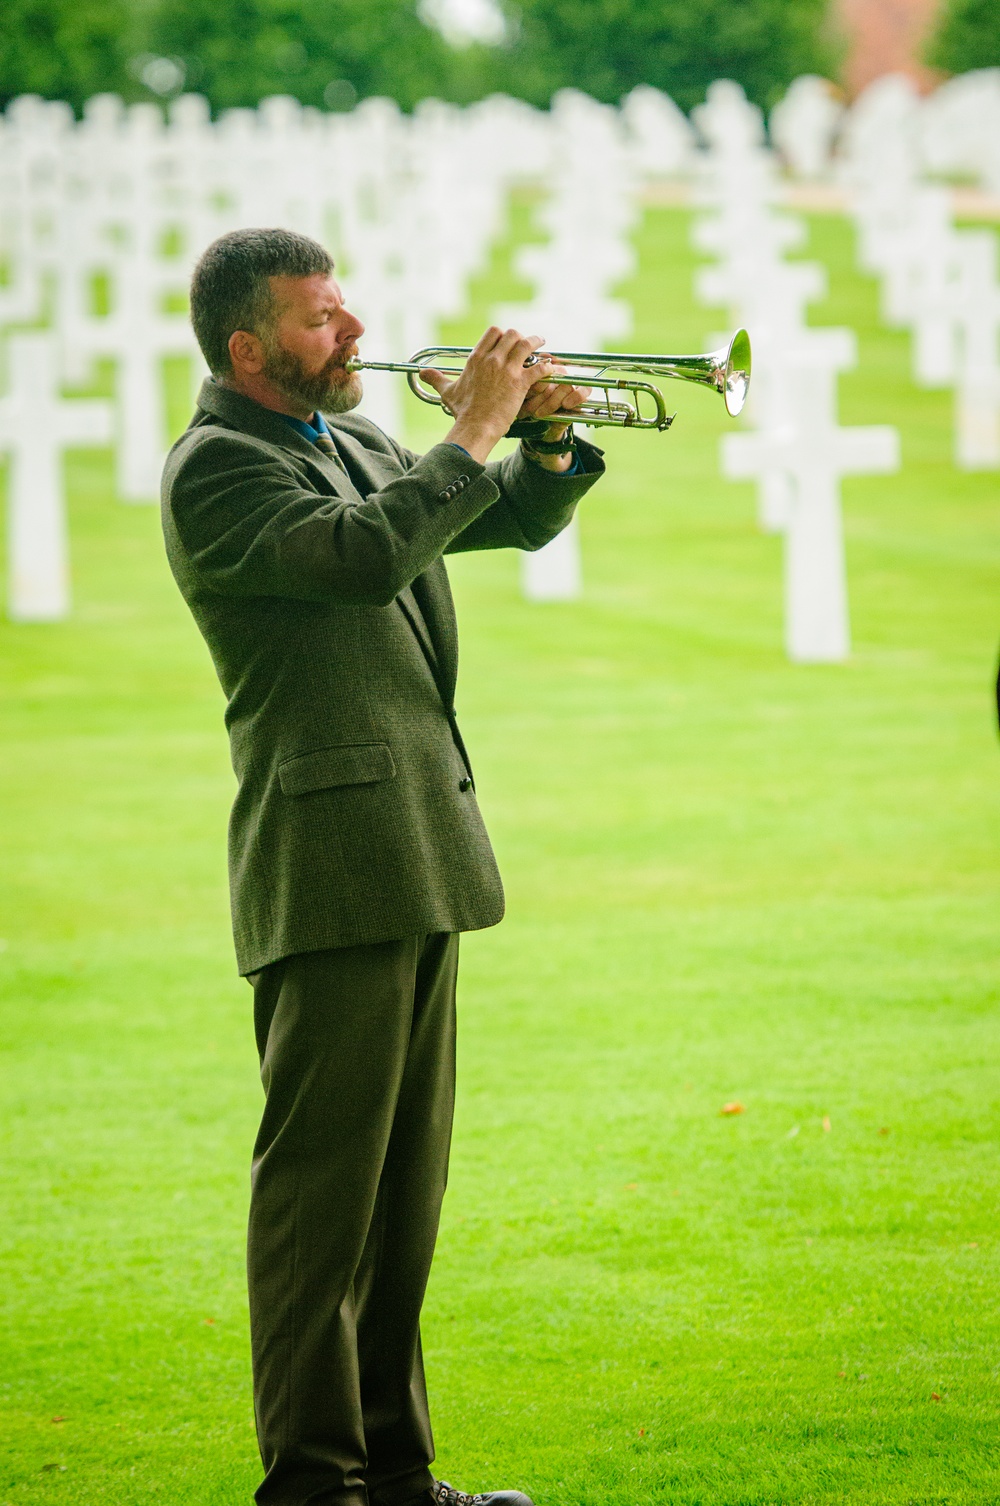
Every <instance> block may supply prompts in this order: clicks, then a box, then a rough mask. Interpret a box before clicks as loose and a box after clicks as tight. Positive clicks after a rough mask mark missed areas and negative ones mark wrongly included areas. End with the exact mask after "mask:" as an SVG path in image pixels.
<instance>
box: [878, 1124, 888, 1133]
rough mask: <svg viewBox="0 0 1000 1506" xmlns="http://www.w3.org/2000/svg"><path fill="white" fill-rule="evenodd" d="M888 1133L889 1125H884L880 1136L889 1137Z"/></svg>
mask: <svg viewBox="0 0 1000 1506" xmlns="http://www.w3.org/2000/svg"><path fill="white" fill-rule="evenodd" d="M888 1133H889V1126H888V1125H887V1124H884V1125H883V1126H882V1128H881V1129H880V1130H879V1134H880V1135H887V1134H888Z"/></svg>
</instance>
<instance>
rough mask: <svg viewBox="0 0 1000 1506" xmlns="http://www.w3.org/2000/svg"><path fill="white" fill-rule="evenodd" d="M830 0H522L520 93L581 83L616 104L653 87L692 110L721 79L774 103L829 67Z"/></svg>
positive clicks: (537, 94) (545, 96) (514, 80)
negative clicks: (643, 86)
mask: <svg viewBox="0 0 1000 1506" xmlns="http://www.w3.org/2000/svg"><path fill="white" fill-rule="evenodd" d="M826 9H827V7H826V5H825V3H823V0H699V3H698V4H692V3H691V0H646V3H644V4H637V3H636V0H520V4H519V10H520V26H519V31H520V35H519V38H518V41H517V43H516V45H515V47H514V49H513V51H512V53H511V55H510V62H511V64H513V65H514V66H513V67H512V68H511V74H510V81H509V83H508V85H507V87H508V88H510V89H511V91H512V92H516V93H518V94H523V95H524V96H525V97H526V98H529V99H531V100H532V101H533V102H534V103H536V104H546V103H547V102H548V100H549V98H550V96H551V94H552V92H553V90H555V89H557V88H561V87H563V86H566V85H573V86H575V87H576V88H578V89H583V90H585V91H586V92H587V93H588V94H592V95H594V96H595V97H596V98H597V99H603V100H607V101H609V102H612V101H616V100H618V99H619V98H620V96H621V95H622V94H625V93H627V92H628V90H630V89H631V88H633V87H634V85H636V84H640V83H647V84H655V85H656V86H657V88H660V89H664V90H666V92H667V93H668V94H670V95H672V96H673V98H674V99H675V100H676V101H677V103H678V104H680V105H681V106H682V107H683V108H684V109H690V108H691V106H692V105H695V104H697V103H698V102H699V101H700V100H702V99H704V97H705V89H706V86H707V85H708V84H710V83H711V82H712V80H713V79H716V78H732V79H735V80H736V81H737V82H738V83H741V84H742V85H743V87H744V88H745V89H746V91H747V93H748V95H749V96H750V98H751V99H753V100H756V101H757V103H758V104H762V105H765V106H767V105H770V104H772V103H773V102H774V100H776V99H777V98H779V97H780V96H781V94H783V93H784V91H785V88H786V87H787V85H788V83H789V82H790V80H791V79H793V78H794V77H795V76H796V75H797V74H799V73H829V72H830V71H831V70H832V67H833V65H834V63H835V57H834V50H833V48H832V46H831V45H830V43H829V41H828V40H827V39H826V38H825V34H824V24H823V23H824V15H825V12H826Z"/></svg>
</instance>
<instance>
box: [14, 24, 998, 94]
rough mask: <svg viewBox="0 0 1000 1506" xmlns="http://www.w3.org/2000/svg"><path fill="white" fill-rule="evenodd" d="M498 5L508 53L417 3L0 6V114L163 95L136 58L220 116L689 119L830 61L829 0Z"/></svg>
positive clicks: (827, 66) (823, 68)
mask: <svg viewBox="0 0 1000 1506" xmlns="http://www.w3.org/2000/svg"><path fill="white" fill-rule="evenodd" d="M502 3H503V4H504V5H505V7H506V9H507V11H508V15H509V17H510V21H511V35H510V41H509V43H508V45H507V46H505V47H501V48H492V49H491V48H486V47H481V46H477V47H470V48H468V49H466V50H464V51H456V50H454V49H453V48H450V47H449V46H447V45H446V43H445V42H444V40H443V39H442V38H441V37H440V36H439V35H438V33H437V32H436V31H434V30H432V29H431V28H429V27H428V26H425V25H424V24H423V22H422V21H421V20H420V18H419V15H418V9H417V4H416V0H242V3H239V0H214V3H212V4H211V5H206V4H205V3H204V0H148V3H147V4H145V5H138V6H137V5H133V6H131V7H129V6H128V5H126V3H125V0H80V3H71V0H44V3H43V0H6V3H5V13H4V24H3V29H2V32H0V103H3V102H6V100H8V99H10V98H11V97H13V96H14V95H16V94H20V93H24V92H29V91H30V92H35V93H39V94H43V95H45V96H46V97H47V98H50V99H68V100H69V101H70V103H71V104H72V105H73V106H74V107H75V108H76V109H79V108H80V106H81V104H82V102H83V101H84V100H85V99H86V98H87V96H88V95H90V94H95V93H98V92H99V91H101V90H108V89H110V90H115V91H117V92H118V93H120V94H123V95H124V96H125V98H127V99H136V98H139V99H153V98H157V97H158V96H157V95H156V94H155V93H154V92H153V91H152V90H151V89H150V88H149V87H147V84H148V83H149V82H150V80H149V76H148V74H147V83H146V84H144V83H143V82H142V78H141V71H142V58H143V55H146V58H147V60H148V58H149V57H151V56H160V57H168V58H173V59H176V60H179V61H180V62H182V63H183V65H184V73H183V83H182V82H181V78H182V75H181V73H180V71H178V74H177V79H178V82H177V88H180V87H186V88H189V89H195V90H198V91H200V92H202V93H204V94H206V95H207V96H208V98H209V99H210V100H211V103H212V107H213V109H214V110H216V111H218V110H222V109H227V108H230V107H232V106H239V105H247V106H254V105H256V104H257V103H258V101H259V100H260V99H262V98H264V97H265V96H267V95H269V94H291V95H294V96H295V97H296V98H297V99H300V100H301V101H302V102H303V103H304V104H309V105H317V106H321V107H322V106H324V105H325V106H328V107H331V108H334V109H344V108H349V107H350V105H351V104H353V103H354V101H355V99H357V98H362V99H363V98H365V97H366V96H368V95H373V94H388V95H391V96H392V97H393V98H394V99H396V100H398V102H399V103H400V105H402V107H403V108H404V109H409V108H411V107H412V106H413V105H414V104H415V103H416V102H417V100H419V99H422V98H424V97H426V96H428V95H437V96H439V97H440V98H444V99H451V100H455V101H456V102H458V103H467V102H468V101H470V100H473V99H480V98H482V97H483V96H484V95H486V94H489V93H491V92H493V91H494V90H497V89H504V90H506V91H508V92H509V93H511V94H515V95H519V96H521V97H522V98H525V99H529V100H531V101H532V102H533V103H534V104H538V105H547V104H548V102H549V99H550V98H551V96H552V94H553V93H554V92H555V90H556V89H560V88H564V87H566V86H568V85H572V86H575V87H576V88H579V89H585V90H586V91H587V92H588V93H590V94H593V95H595V96H596V97H597V98H598V99H604V100H608V101H614V100H617V99H618V98H619V97H620V96H621V95H622V94H625V93H627V92H628V90H629V89H631V88H632V87H633V86H634V85H635V84H638V83H651V84H656V85H657V86H658V87H659V88H661V89H665V90H667V92H668V93H670V94H672V95H673V96H674V98H675V99H676V100H677V101H678V103H679V104H681V105H683V106H684V108H686V109H688V108H690V107H691V105H693V104H696V103H697V102H698V101H699V100H700V99H702V98H704V94H705V87H706V85H707V84H709V83H710V82H711V81H712V79H714V78H720V77H725V78H733V79H736V80H737V81H738V82H739V83H741V84H742V85H743V86H744V88H745V89H746V91H747V93H748V94H749V95H750V97H751V99H754V100H756V101H757V102H758V103H760V104H763V105H765V106H766V105H770V104H771V103H772V102H773V101H774V100H775V99H776V98H777V97H778V96H779V95H780V94H781V93H782V92H783V91H784V89H785V87H786V85H787V84H788V82H789V80H790V79H792V78H794V77H795V75H796V74H798V73H803V72H809V71H813V72H830V71H831V70H832V65H833V61H834V60H833V57H832V53H831V47H830V45H829V42H828V41H827V40H826V38H825V35H824V29H823V16H824V13H825V10H826V6H825V3H824V0H701V3H699V4H698V5H692V4H690V3H689V0H647V3H645V4H638V3H637V0H502ZM990 3H992V0H966V3H965V5H964V8H963V14H964V13H968V14H969V15H971V14H972V13H973V11H974V10H975V11H976V12H977V13H978V12H982V14H983V15H984V16H985V15H986V14H987V11H988V6H989V4H990ZM996 33H997V23H996V22H995V21H994V22H993V34H994V36H996ZM995 51H996V48H995V47H994V52H995ZM137 60H139V61H138V62H137ZM949 66H951V65H949ZM963 66H971V65H968V64H963ZM155 87H157V85H155V84H154V88H155ZM164 87H165V88H167V89H168V90H169V88H170V83H169V70H168V83H167V84H166V85H165V86H164ZM173 92H176V89H175V90H174V91H173Z"/></svg>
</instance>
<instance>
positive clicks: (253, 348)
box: [229, 329, 264, 376]
mask: <svg viewBox="0 0 1000 1506" xmlns="http://www.w3.org/2000/svg"><path fill="white" fill-rule="evenodd" d="M229 359H230V361H232V363H233V370H234V371H237V372H240V373H241V374H242V375H243V376H258V375H259V374H260V372H261V370H262V368H263V365H264V349H263V346H262V345H261V343H260V341H259V340H258V338H257V336H256V335H252V334H251V333H250V331H249V330H246V329H236V330H234V331H233V333H232V334H231V335H230V336H229Z"/></svg>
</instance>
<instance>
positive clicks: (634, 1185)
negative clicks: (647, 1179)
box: [625, 1182, 639, 1192]
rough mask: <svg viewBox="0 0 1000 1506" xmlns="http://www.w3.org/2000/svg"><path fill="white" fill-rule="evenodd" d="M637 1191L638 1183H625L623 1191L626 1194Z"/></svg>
mask: <svg viewBox="0 0 1000 1506" xmlns="http://www.w3.org/2000/svg"><path fill="white" fill-rule="evenodd" d="M638 1189H639V1183H638V1182H626V1183H625V1191H626V1192H637V1191H638Z"/></svg>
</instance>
